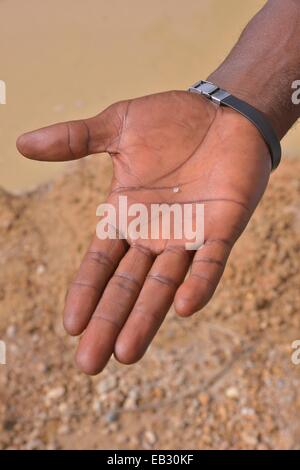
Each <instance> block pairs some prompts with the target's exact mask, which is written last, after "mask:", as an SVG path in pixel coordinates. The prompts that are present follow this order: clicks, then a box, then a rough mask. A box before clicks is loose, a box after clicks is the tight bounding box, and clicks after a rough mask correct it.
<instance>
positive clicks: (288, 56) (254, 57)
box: [208, 0, 300, 139]
mask: <svg viewBox="0 0 300 470" xmlns="http://www.w3.org/2000/svg"><path fill="white" fill-rule="evenodd" d="M299 42H300V1H298V0H288V1H287V2H282V1H281V0H269V2H267V4H266V5H265V7H264V8H263V9H262V10H260V12H259V13H258V14H257V15H256V16H255V17H254V18H253V19H252V20H251V22H250V23H249V24H248V26H247V27H246V29H245V30H244V31H243V33H242V35H241V37H240V40H239V42H238V43H237V45H236V46H235V47H234V48H233V50H232V51H231V53H230V54H229V56H228V57H227V58H226V60H225V61H224V62H223V63H222V64H221V65H220V67H219V68H218V69H217V70H216V71H215V72H213V73H212V74H211V75H210V76H209V77H208V80H209V81H211V82H212V83H215V84H216V85H218V86H219V87H221V88H223V89H225V90H226V91H228V92H229V93H231V94H232V95H235V96H236V97H237V98H240V99H242V100H244V101H246V102H248V103H249V104H250V105H252V106H254V107H255V108H256V109H258V110H259V111H261V112H263V113H264V114H265V115H266V116H267V118H268V120H269V121H270V123H271V124H272V126H273V128H274V129H275V131H276V134H277V136H278V138H279V139H281V138H282V137H283V136H284V134H285V133H286V132H287V131H288V129H289V128H290V127H291V126H292V125H293V123H294V122H295V121H296V120H297V119H298V117H299V116H300V106H299V105H295V104H293V102H292V99H291V97H292V93H293V89H292V84H293V82H294V80H297V79H299V78H300V51H299V48H297V47H295V44H299Z"/></svg>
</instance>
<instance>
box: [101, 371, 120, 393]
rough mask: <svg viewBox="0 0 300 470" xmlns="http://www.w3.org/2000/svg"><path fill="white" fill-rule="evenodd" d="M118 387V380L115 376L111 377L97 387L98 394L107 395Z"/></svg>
mask: <svg viewBox="0 0 300 470" xmlns="http://www.w3.org/2000/svg"><path fill="white" fill-rule="evenodd" d="M117 385H118V381H117V378H116V377H115V376H114V375H110V376H109V377H107V378H106V379H104V380H101V382H99V383H98V384H97V386H96V389H97V392H98V393H99V395H102V394H103V393H107V392H109V391H111V390H113V389H114V388H116V387H117Z"/></svg>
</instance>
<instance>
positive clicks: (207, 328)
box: [0, 158, 300, 449]
mask: <svg viewBox="0 0 300 470" xmlns="http://www.w3.org/2000/svg"><path fill="white" fill-rule="evenodd" d="M110 171H111V168H110V164H109V161H108V160H107V159H106V158H104V159H99V160H97V159H93V160H91V159H87V160H85V161H84V162H80V163H79V164H78V163H76V164H74V166H72V167H71V169H70V170H69V171H68V173H66V174H65V175H63V176H62V177H61V178H60V179H58V180H57V181H55V182H54V183H52V184H50V185H48V186H45V187H43V188H40V189H39V190H38V191H35V192H33V193H31V194H27V195H22V196H19V197H16V196H12V195H9V194H6V193H5V192H3V191H0V204H1V213H0V312H1V314H0V339H2V340H5V342H6V344H7V365H0V447H1V448H2V449H84V448H87V449H94V448H97V449H110V448H118V449H123V448H124V449H172V448H173V449H194V448H198V449H279V448H281V449H300V421H299V413H300V365H299V366H296V365H293V364H292V362H291V354H292V352H293V350H292V348H291V343H292V342H293V341H294V340H296V339H300V291H299V285H300V274H299V258H300V257H299V253H300V206H299V200H300V180H299V174H300V161H299V160H295V161H292V160H287V161H285V162H284V163H283V164H282V166H281V168H280V169H279V170H278V171H277V172H275V174H274V175H273V176H272V178H271V184H270V185H269V188H268V190H267V193H266V195H265V197H264V199H263V201H262V203H261V205H260V207H259V208H258V210H257V211H256V214H255V216H254V217H253V219H252V221H251V222H250V224H249V227H248V229H247V231H246V233H245V234H244V235H243V236H242V238H241V239H240V240H239V242H238V243H237V245H236V247H235V249H234V251H233V253H232V256H231V258H230V262H229V264H228V266H227V269H226V271H225V275H224V277H223V280H222V282H221V284H220V286H219V288H218V290H217V292H216V295H215V297H214V299H213V300H212V301H211V303H210V304H209V305H208V306H207V307H206V308H205V309H204V310H203V311H202V312H201V313H198V314H196V315H194V316H193V317H191V318H189V319H180V318H178V317H176V315H175V314H174V312H173V311H170V313H169V315H168V317H167V319H166V321H165V323H164V324H163V326H162V327H161V330H160V332H159V334H158V336H157V338H156V340H155V341H154V343H153V345H152V346H151V347H150V349H149V351H148V353H147V355H146V356H145V357H144V359H143V360H142V361H141V362H140V363H139V364H136V365H134V366H130V367H128V366H122V365H120V364H118V363H117V362H116V361H114V360H113V359H112V360H111V362H110V364H109V366H108V368H107V369H106V370H105V371H104V372H103V373H102V374H101V375H99V376H97V377H92V378H91V377H87V376H85V375H83V374H82V373H80V372H78V370H77V369H76V368H75V366H74V363H73V353H74V348H75V346H76V342H77V339H74V338H69V337H68V336H67V335H66V334H65V332H64V331H63V328H62V322H61V311H62V308H63V303H64V297H65V291H66V288H67V285H68V282H69V280H70V279H71V278H72V276H73V274H74V271H75V269H76V267H77V266H78V264H79V262H80V259H81V256H82V254H83V253H84V251H85V248H86V245H87V243H88V241H89V239H90V238H91V236H92V233H93V230H94V227H95V223H96V221H95V217H94V213H95V208H96V206H97V205H98V204H99V203H100V202H102V200H103V198H104V195H105V192H106V191H107V188H108V181H109V178H110ZM99 188H101V189H100V190H99Z"/></svg>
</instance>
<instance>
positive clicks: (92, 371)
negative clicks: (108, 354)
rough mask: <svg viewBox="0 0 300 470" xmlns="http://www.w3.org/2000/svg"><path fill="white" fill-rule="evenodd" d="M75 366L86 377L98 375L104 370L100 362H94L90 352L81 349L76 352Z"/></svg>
mask: <svg viewBox="0 0 300 470" xmlns="http://www.w3.org/2000/svg"><path fill="white" fill-rule="evenodd" d="M75 364H76V366H77V368H78V369H79V370H80V371H81V372H83V373H84V374H86V375H97V374H100V372H102V370H103V367H102V366H101V365H100V363H99V361H96V360H94V359H93V358H92V357H91V356H90V354H89V352H88V351H86V350H84V349H80V348H78V350H77V352H76V356H75Z"/></svg>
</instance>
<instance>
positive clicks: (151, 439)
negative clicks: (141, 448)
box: [144, 431, 157, 446]
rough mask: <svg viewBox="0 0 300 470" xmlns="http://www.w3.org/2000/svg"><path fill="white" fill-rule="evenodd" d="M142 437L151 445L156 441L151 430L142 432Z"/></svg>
mask: <svg viewBox="0 0 300 470" xmlns="http://www.w3.org/2000/svg"><path fill="white" fill-rule="evenodd" d="M144 437H145V440H146V441H147V443H148V444H150V445H151V446H153V445H154V444H155V443H156V441H157V437H156V435H155V434H154V432H152V431H146V432H145V434H144Z"/></svg>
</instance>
